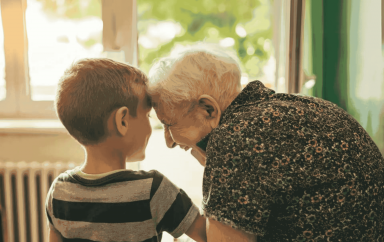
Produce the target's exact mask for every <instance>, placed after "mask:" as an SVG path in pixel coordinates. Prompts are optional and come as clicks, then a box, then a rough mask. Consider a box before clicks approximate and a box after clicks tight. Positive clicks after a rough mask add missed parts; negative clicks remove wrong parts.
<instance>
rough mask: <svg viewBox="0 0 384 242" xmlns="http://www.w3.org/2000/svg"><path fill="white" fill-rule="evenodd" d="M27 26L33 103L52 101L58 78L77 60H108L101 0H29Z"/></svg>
mask: <svg viewBox="0 0 384 242" xmlns="http://www.w3.org/2000/svg"><path fill="white" fill-rule="evenodd" d="M26 27H27V34H28V43H29V49H28V51H29V53H28V57H29V72H30V84H31V94H32V100H34V101H40V100H53V99H54V95H55V90H56V85H57V83H58V81H59V78H60V77H61V76H62V75H63V73H64V71H65V69H67V68H68V67H69V66H70V64H71V63H73V62H74V61H75V60H78V59H80V58H86V57H102V56H103V57H105V53H102V51H103V46H102V42H101V41H102V39H101V38H102V29H103V22H102V20H101V1H99V0H89V1H51V0H27V10H26ZM115 59H116V58H115Z"/></svg>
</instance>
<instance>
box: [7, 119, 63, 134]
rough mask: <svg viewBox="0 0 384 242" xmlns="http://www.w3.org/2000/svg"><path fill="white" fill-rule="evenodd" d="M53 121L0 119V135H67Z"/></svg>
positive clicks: (56, 121) (60, 125) (61, 127)
mask: <svg viewBox="0 0 384 242" xmlns="http://www.w3.org/2000/svg"><path fill="white" fill-rule="evenodd" d="M67 133H68V132H67V130H66V129H65V128H64V126H63V125H62V123H61V122H60V121H59V120H55V119H35V120H33V119H0V134H67Z"/></svg>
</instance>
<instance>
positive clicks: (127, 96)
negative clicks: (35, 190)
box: [46, 58, 206, 242]
mask: <svg viewBox="0 0 384 242" xmlns="http://www.w3.org/2000/svg"><path fill="white" fill-rule="evenodd" d="M147 82H148V80H147V77H146V75H145V74H144V73H143V72H141V71H140V70H138V69H137V68H134V67H132V66H130V65H127V64H123V63H119V62H115V61H112V60H109V59H104V58H100V59H99V58H97V59H83V60H80V61H78V62H76V63H75V64H73V65H72V66H71V67H70V68H69V69H68V70H66V72H65V73H64V75H63V77H62V78H61V80H60V83H59V85H58V91H57V97H56V101H55V107H56V111H57V115H58V117H59V118H60V120H61V122H62V123H63V125H64V126H65V128H66V129H67V130H68V132H69V133H70V134H71V136H72V137H73V138H75V139H76V140H77V141H78V142H79V143H80V144H81V145H82V146H83V148H84V150H85V153H86V156H85V162H84V163H83V165H82V166H78V167H76V168H74V169H73V170H68V171H66V172H64V173H62V174H60V175H59V176H58V177H57V178H56V179H55V180H54V181H53V183H52V185H51V187H50V190H49V192H48V195H47V200H46V215H47V222H48V226H49V241H50V242H54V241H161V237H162V232H163V231H167V232H168V233H170V234H171V235H172V236H173V237H175V238H177V237H179V236H181V235H182V234H183V233H186V234H187V235H188V236H189V237H191V238H192V239H194V240H196V241H206V234H205V219H204V218H203V217H202V216H201V215H200V214H199V210H198V208H197V207H196V206H195V205H194V204H193V203H192V201H191V199H190V198H189V197H188V196H187V194H186V193H185V192H184V191H183V190H181V189H179V188H177V187H176V186H175V185H174V184H173V183H172V182H170V181H169V180H168V179H167V178H166V177H165V176H163V175H162V174H161V173H160V172H158V171H155V170H151V171H149V172H145V171H132V170H127V169H125V162H126V161H141V160H143V159H144V158H145V148H146V146H147V142H148V139H149V137H150V135H151V133H152V130H151V126H150V124H149V117H148V115H149V112H150V110H151V108H152V106H151V99H150V97H149V95H148V94H147Z"/></svg>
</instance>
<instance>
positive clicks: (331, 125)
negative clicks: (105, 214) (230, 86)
mask: <svg viewBox="0 0 384 242" xmlns="http://www.w3.org/2000/svg"><path fill="white" fill-rule="evenodd" d="M205 140H207V147H206V151H207V163H206V168H205V171H204V180H203V196H204V198H203V209H204V212H205V215H206V216H207V217H210V218H212V219H214V220H217V221H219V222H221V223H224V224H227V225H230V226H232V227H233V228H237V229H240V230H242V231H245V232H248V233H252V234H256V235H257V236H258V238H257V240H258V242H260V241H384V158H383V156H382V154H381V153H380V151H379V149H378V147H377V146H376V144H375V143H374V142H373V141H372V139H371V137H370V136H369V135H368V133H367V132H366V131H365V130H364V129H363V128H362V127H361V125H360V124H359V123H358V122H357V121H356V120H355V119H354V118H353V117H352V116H351V115H349V114H348V113H347V112H345V111H344V110H343V109H341V108H339V107H338V106H337V105H335V104H333V103H331V102H329V101H326V100H322V99H319V98H315V97H307V96H303V95H300V94H283V93H275V91H273V90H271V89H268V88H266V87H264V85H263V84H262V83H261V82H260V81H253V82H251V83H249V84H248V85H247V86H246V87H245V88H244V89H243V91H242V92H241V93H240V94H239V95H238V96H237V98H236V99H235V100H234V101H233V102H232V103H231V105H230V106H229V107H228V108H227V109H226V110H225V111H224V113H223V115H222V118H221V120H220V124H219V126H218V127H216V128H215V129H214V130H212V132H211V133H210V134H208V136H207V137H206V138H205Z"/></svg>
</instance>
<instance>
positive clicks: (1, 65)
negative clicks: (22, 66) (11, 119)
mask: <svg viewBox="0 0 384 242" xmlns="http://www.w3.org/2000/svg"><path fill="white" fill-rule="evenodd" d="M4 77H5V56H4V31H3V22H2V17H1V11H0V101H1V100H4V99H5V97H6V90H5V79H4Z"/></svg>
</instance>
